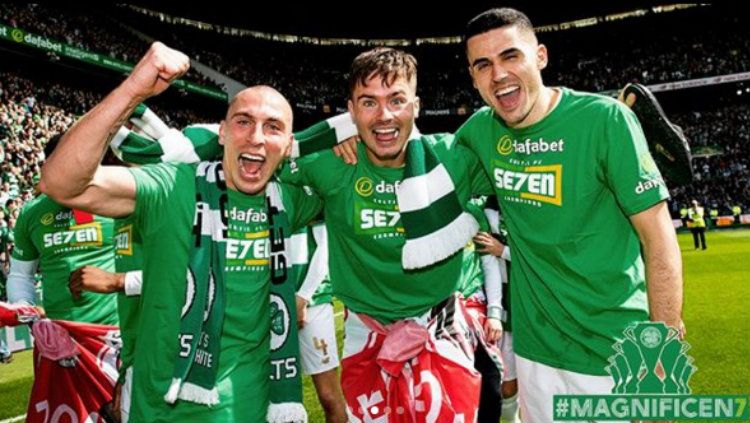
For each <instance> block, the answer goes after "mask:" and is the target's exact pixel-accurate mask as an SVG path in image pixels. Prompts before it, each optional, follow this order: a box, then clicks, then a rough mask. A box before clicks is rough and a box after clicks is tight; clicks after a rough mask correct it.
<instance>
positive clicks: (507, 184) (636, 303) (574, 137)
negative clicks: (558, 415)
mask: <svg viewBox="0 0 750 423" xmlns="http://www.w3.org/2000/svg"><path fill="white" fill-rule="evenodd" d="M465 36H466V55H467V59H468V64H469V72H470V74H471V77H472V81H473V83H474V87H475V88H476V89H477V90H478V91H479V93H480V95H481V96H482V99H483V100H484V101H485V103H486V104H487V105H488V106H489V107H485V108H483V109H481V110H479V111H478V112H476V113H475V114H474V115H473V116H471V118H469V120H468V121H467V122H466V123H465V124H464V125H463V126H462V127H461V128H460V129H459V131H458V132H457V134H456V137H457V138H458V139H459V140H460V142H461V143H462V144H464V145H466V146H468V147H469V148H470V149H471V150H473V151H474V152H475V153H476V154H477V156H478V157H480V158H481V161H482V164H483V167H484V171H485V172H486V173H487V174H488V175H489V176H490V177H491V178H492V179H493V182H494V185H495V193H496V195H497V197H498V200H499V202H500V206H501V208H502V212H503V216H504V217H505V219H507V220H506V222H507V225H508V231H509V234H510V237H509V241H510V246H511V247H512V251H513V266H512V278H513V284H512V285H511V291H512V294H511V298H512V302H513V304H512V309H513V312H514V314H513V326H514V328H515V329H516V333H515V334H514V338H513V342H514V349H515V351H516V354H517V371H518V384H519V389H520V398H521V407H522V413H521V414H522V417H523V419H524V420H525V421H531V422H540V421H541V422H543V421H551V420H552V396H553V395H555V394H606V393H609V392H610V390H611V388H612V386H613V382H612V378H611V377H609V376H606V374H607V373H606V371H605V370H604V368H605V366H606V365H607V364H608V363H607V358H608V357H609V356H610V355H611V354H612V351H613V350H612V345H613V344H614V343H615V342H616V341H617V340H619V339H622V336H623V335H622V334H623V330H624V329H625V328H626V327H627V326H628V325H630V324H633V323H635V322H639V321H645V320H649V319H650V320H653V321H664V322H666V324H667V325H669V326H673V327H678V328H680V331H681V333H683V331H684V327H683V326H682V320H681V313H682V271H681V258H680V251H679V248H678V246H677V240H676V237H675V232H674V228H673V227H672V222H671V219H670V217H669V212H668V210H667V206H666V202H665V201H664V200H665V199H666V198H667V197H668V192H667V188H666V187H665V185H664V182H663V180H662V178H661V176H660V174H659V170H658V169H657V168H656V165H655V164H654V161H653V159H652V158H651V155H650V154H649V151H648V147H647V145H646V141H645V138H644V135H643V132H642V130H641V127H640V124H639V123H638V120H637V119H636V117H635V115H634V114H633V112H632V111H631V110H630V109H628V108H627V107H626V106H625V105H624V104H622V103H620V102H618V101H616V100H613V99H610V98H606V97H603V96H598V95H594V94H589V93H583V92H577V91H573V90H571V89H568V88H565V87H547V86H545V85H544V83H543V81H542V76H541V70H542V69H544V68H545V67H546V66H547V61H548V56H547V49H546V47H545V46H544V45H542V44H539V42H538V41H537V38H536V36H535V34H534V31H533V27H532V26H531V22H530V21H529V19H528V18H527V17H526V16H525V15H524V14H523V13H521V12H519V11H517V10H513V9H507V8H504V9H492V10H489V11H486V12H484V13H482V14H480V15H479V16H477V17H475V18H474V19H472V20H471V21H470V22H469V23H468V25H467V29H466V34H465ZM640 243H642V244H643V258H642V257H641V249H640V245H639V244H640ZM644 261H645V266H644ZM644 267H645V268H644ZM646 281H648V283H646Z"/></svg>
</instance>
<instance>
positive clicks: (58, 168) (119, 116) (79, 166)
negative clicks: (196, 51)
mask: <svg viewBox="0 0 750 423" xmlns="http://www.w3.org/2000/svg"><path fill="white" fill-rule="evenodd" d="M189 66H190V60H189V59H188V58H187V56H185V55H184V54H182V53H180V52H179V51H177V50H172V49H170V48H169V47H167V46H165V45H164V44H161V43H158V42H157V43H154V44H152V45H151V48H150V49H149V50H148V52H147V53H146V55H145V56H144V57H143V58H142V59H141V61H140V62H138V64H137V65H136V66H135V68H133V71H132V72H131V74H130V75H129V76H128V78H127V79H126V80H125V81H124V82H123V83H122V84H120V86H118V87H117V88H115V90H114V91H112V92H111V93H110V94H109V95H108V96H107V97H106V98H105V99H104V100H102V102H101V103H99V104H98V105H97V106H96V107H94V108H93V109H91V110H90V111H89V112H88V113H86V115H84V116H83V117H82V118H81V119H80V120H79V121H78V122H76V124H75V125H73V127H72V128H70V130H69V131H68V132H67V133H66V134H65V135H64V136H63V138H62V139H61V140H60V144H59V145H58V146H57V148H56V149H55V152H54V153H53V154H52V156H51V157H49V158H48V160H47V161H46V163H45V164H44V167H43V168H42V180H41V189H42V191H43V192H44V193H45V194H47V195H49V196H50V197H51V198H52V199H53V200H55V201H56V202H58V203H60V204H62V205H65V206H68V207H71V208H78V209H82V210H86V211H90V212H93V213H96V214H99V215H103V216H113V217H117V216H125V215H128V214H131V213H132V212H133V211H134V210H135V179H134V178H133V176H132V174H130V172H128V171H127V169H125V168H123V167H117V166H101V165H100V164H99V163H100V162H101V159H102V157H103V156H104V153H105V151H106V149H107V148H108V144H109V141H110V139H111V138H112V136H113V135H114V134H115V133H116V132H117V130H118V129H119V127H120V126H122V124H123V123H125V121H126V120H127V118H128V116H130V114H131V113H132V112H133V109H135V107H136V106H137V105H138V104H139V103H141V102H143V101H145V100H146V99H147V98H149V97H152V96H155V95H157V94H159V93H161V92H163V91H164V90H166V89H167V88H168V87H169V84H170V82H171V81H172V80H174V79H175V78H178V77H179V76H181V75H182V74H184V73H185V72H187V70H188V68H189Z"/></svg>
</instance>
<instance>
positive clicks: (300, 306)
mask: <svg viewBox="0 0 750 423" xmlns="http://www.w3.org/2000/svg"><path fill="white" fill-rule="evenodd" d="M294 298H295V299H296V303H297V327H298V328H300V329H302V328H303V327H304V326H305V320H307V300H306V299H304V298H302V297H300V296H299V295H295V296H294Z"/></svg>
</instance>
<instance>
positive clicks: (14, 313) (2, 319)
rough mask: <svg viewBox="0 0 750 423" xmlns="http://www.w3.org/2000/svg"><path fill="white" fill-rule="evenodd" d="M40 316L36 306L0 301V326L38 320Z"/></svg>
mask: <svg viewBox="0 0 750 423" xmlns="http://www.w3.org/2000/svg"><path fill="white" fill-rule="evenodd" d="M40 317H41V315H40V314H39V310H38V309H37V308H36V307H33V306H27V305H18V304H8V303H4V302H1V301H0V328H1V327H3V326H18V325H21V324H24V323H30V322H33V321H36V320H39V318H40Z"/></svg>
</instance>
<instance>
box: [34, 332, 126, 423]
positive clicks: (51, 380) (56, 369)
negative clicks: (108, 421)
mask: <svg viewBox="0 0 750 423" xmlns="http://www.w3.org/2000/svg"><path fill="white" fill-rule="evenodd" d="M54 324H57V325H60V326H62V328H64V329H65V330H67V332H68V334H69V336H70V337H71V338H72V339H73V341H74V342H75V344H76V345H77V350H78V354H76V355H75V356H74V357H73V358H70V359H62V360H58V361H52V360H49V359H47V358H45V357H44V356H43V352H42V351H40V349H39V348H37V345H36V342H35V348H34V387H33V388H32V391H31V398H30V400H29V407H28V410H27V416H26V421H27V422H29V423H44V422H58V421H59V422H65V423H67V422H71V423H72V422H75V423H78V422H86V423H99V422H105V420H104V418H103V417H102V416H101V414H100V410H101V409H102V407H103V406H104V405H105V404H107V403H109V402H110V401H112V395H113V392H114V386H115V382H116V381H117V376H118V373H117V369H118V366H119V350H120V347H121V341H120V330H119V328H117V327H116V326H105V325H95V324H90V323H76V322H67V321H64V320H57V321H55V322H54Z"/></svg>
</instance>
